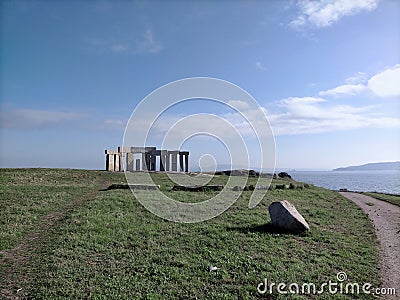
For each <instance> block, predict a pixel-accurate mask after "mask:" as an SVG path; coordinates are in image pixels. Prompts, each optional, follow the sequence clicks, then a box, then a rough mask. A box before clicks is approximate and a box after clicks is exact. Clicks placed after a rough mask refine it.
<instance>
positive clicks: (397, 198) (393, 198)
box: [361, 192, 400, 206]
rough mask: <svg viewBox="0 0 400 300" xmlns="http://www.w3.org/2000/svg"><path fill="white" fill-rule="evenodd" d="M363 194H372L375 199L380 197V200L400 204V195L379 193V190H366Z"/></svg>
mask: <svg viewBox="0 0 400 300" xmlns="http://www.w3.org/2000/svg"><path fill="white" fill-rule="evenodd" d="M361 194H364V195H367V196H371V197H373V198H375V199H379V200H382V201H386V202H389V203H392V204H394V205H397V206H400V195H393V194H383V193H377V192H364V193H361Z"/></svg>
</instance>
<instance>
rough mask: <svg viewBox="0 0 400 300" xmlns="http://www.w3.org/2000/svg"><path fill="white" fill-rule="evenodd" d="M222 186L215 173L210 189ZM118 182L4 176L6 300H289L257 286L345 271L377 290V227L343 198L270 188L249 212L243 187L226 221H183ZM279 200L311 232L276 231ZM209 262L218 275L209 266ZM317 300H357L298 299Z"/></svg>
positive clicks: (98, 175) (0, 215) (46, 172)
mask: <svg viewBox="0 0 400 300" xmlns="http://www.w3.org/2000/svg"><path fill="white" fill-rule="evenodd" d="M153 178H154V180H155V181H156V182H157V183H158V184H160V185H161V190H163V191H164V192H165V193H166V194H168V195H170V196H172V197H175V198H176V199H180V200H181V201H188V202H196V201H199V199H206V198H208V197H210V196H212V195H213V193H217V192H202V193H193V192H184V191H179V192H176V191H175V192H172V191H171V190H170V187H171V186H172V183H171V182H170V181H169V180H168V179H167V177H166V176H165V175H164V174H154V175H153ZM226 180H227V177H226V176H218V177H215V178H213V180H212V183H215V184H221V183H224V182H226ZM249 180H250V181H249V184H252V183H254V179H249ZM121 182H125V177H124V175H123V174H117V173H107V172H102V171H83V170H63V169H62V170H61V169H1V170H0V206H1V207H0V224H1V232H0V238H1V240H0V250H1V252H0V255H1V256H0V291H1V292H0V294H1V295H2V296H3V297H4V298H18V297H26V298H31V299H56V298H57V299H82V298H91V299H119V298H122V299H205V298H207V299H253V298H261V297H267V298H269V299H284V298H288V296H287V295H279V294H277V293H274V294H273V295H267V294H266V295H260V294H258V292H257V285H258V284H259V283H260V282H262V281H264V279H265V278H266V279H268V281H269V282H276V283H279V282H284V283H291V282H296V283H299V284H302V283H306V282H312V283H315V284H316V285H317V286H318V285H320V284H322V283H325V282H328V280H333V281H336V274H337V273H338V272H339V271H342V272H345V273H346V274H347V276H348V282H358V283H364V282H369V283H371V284H372V285H373V286H379V284H380V279H379V265H378V251H377V248H376V246H377V243H376V237H375V233H374V229H373V227H372V225H371V224H370V222H369V221H368V219H367V217H366V216H365V214H364V213H363V212H362V211H361V209H359V208H358V207H356V206H355V205H354V204H353V203H352V202H350V201H348V200H347V199H345V198H343V197H342V196H341V195H339V194H338V193H336V192H333V191H328V190H325V189H322V188H317V187H314V186H310V187H309V188H305V189H285V190H272V191H268V192H267V194H266V196H265V197H264V199H263V200H262V202H261V203H260V204H259V205H258V206H257V207H256V208H254V209H249V208H248V200H249V197H250V195H251V192H250V191H246V192H243V194H242V195H241V196H240V198H239V199H238V201H237V202H236V203H235V204H234V205H233V206H232V207H231V208H230V209H229V210H227V211H226V212H224V213H223V214H221V215H220V216H218V217H216V218H214V219H212V220H209V221H206V222H201V223H194V224H181V223H173V222H169V221H165V220H163V219H160V218H159V217H156V216H155V215H153V214H151V213H150V212H148V211H147V210H146V209H145V208H144V207H143V206H142V205H141V204H140V203H139V202H138V201H137V200H135V199H134V197H133V195H132V193H131V191H130V190H122V189H121V190H118V189H116V190H106V187H108V186H109V185H111V184H112V183H121ZM282 182H285V181H283V180H278V181H276V180H275V181H274V182H273V185H275V184H281V183H282ZM286 183H287V182H286ZM279 200H289V201H290V202H291V203H293V204H294V205H295V206H296V207H297V209H298V210H299V212H300V213H301V214H302V215H303V216H304V217H305V219H306V220H307V221H308V223H309V224H310V227H311V231H310V232H307V233H305V234H301V235H295V234H288V233H282V232H279V231H277V230H276V229H274V228H273V227H272V226H271V225H270V219H269V215H268V206H269V204H270V203H271V202H273V201H279ZM211 266H216V267H218V268H219V269H218V270H216V271H210V267H211ZM310 297H311V298H318V299H354V298H357V295H341V294H336V295H331V294H328V293H325V294H322V295H314V296H310V295H291V299H308V298H310ZM359 297H360V298H362V299H365V298H366V299H368V297H366V295H360V296H359ZM370 299H373V297H372V296H371V297H370Z"/></svg>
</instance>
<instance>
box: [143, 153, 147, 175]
mask: <svg viewBox="0 0 400 300" xmlns="http://www.w3.org/2000/svg"><path fill="white" fill-rule="evenodd" d="M142 170H143V171H146V170H148V169H147V165H146V152H142Z"/></svg>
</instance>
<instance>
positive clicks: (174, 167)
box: [171, 151, 178, 172]
mask: <svg viewBox="0 0 400 300" xmlns="http://www.w3.org/2000/svg"><path fill="white" fill-rule="evenodd" d="M171 155H172V161H171V164H172V171H173V172H177V171H178V154H177V153H176V152H175V151H174V152H172V153H171Z"/></svg>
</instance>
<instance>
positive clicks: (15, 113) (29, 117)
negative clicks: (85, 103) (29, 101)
mask: <svg viewBox="0 0 400 300" xmlns="http://www.w3.org/2000/svg"><path fill="white" fill-rule="evenodd" d="M84 116H85V115H84V114H81V113H75V112H62V111H50V110H38V109H17V110H12V111H8V112H3V113H2V114H1V117H0V119H1V120H0V123H1V127H4V128H25V129H31V128H44V127H52V126H57V125H60V124H73V123H74V122H76V121H77V120H79V119H82V118H83V117H84Z"/></svg>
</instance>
